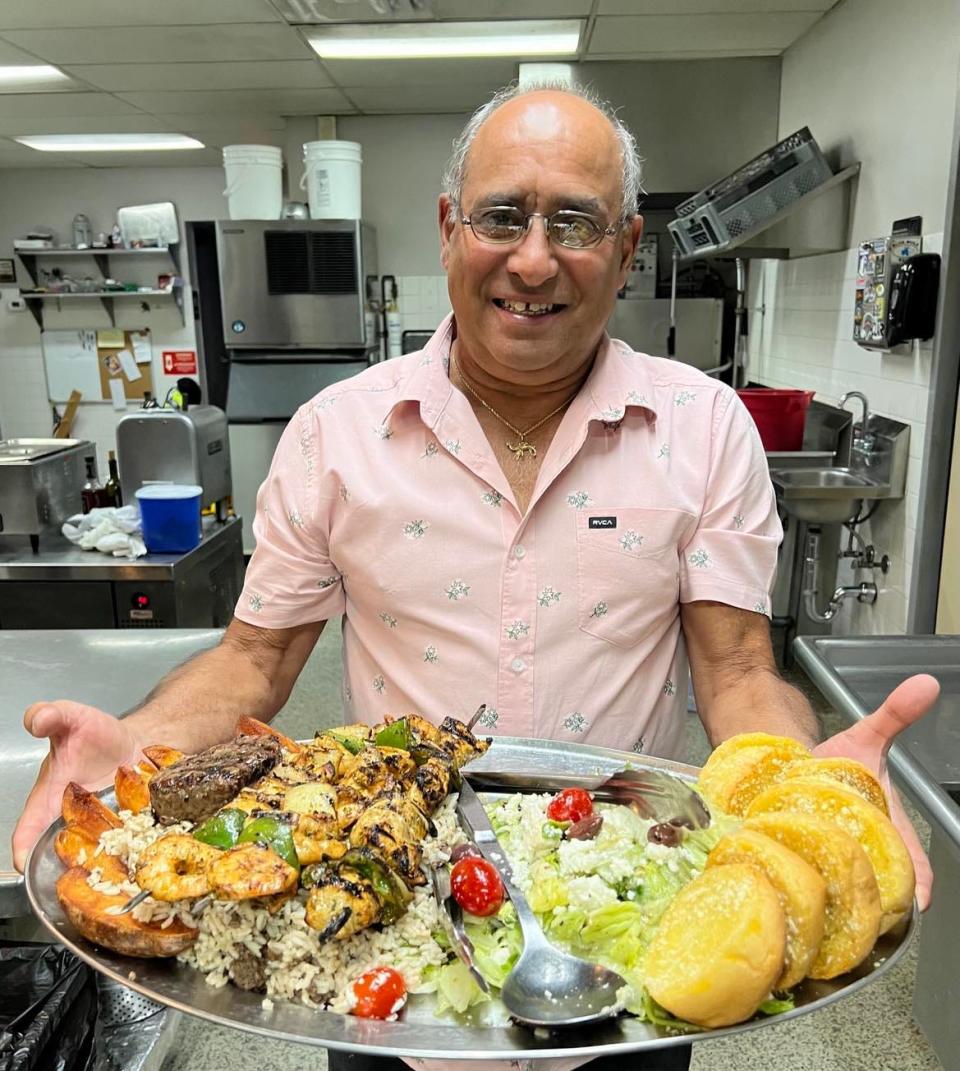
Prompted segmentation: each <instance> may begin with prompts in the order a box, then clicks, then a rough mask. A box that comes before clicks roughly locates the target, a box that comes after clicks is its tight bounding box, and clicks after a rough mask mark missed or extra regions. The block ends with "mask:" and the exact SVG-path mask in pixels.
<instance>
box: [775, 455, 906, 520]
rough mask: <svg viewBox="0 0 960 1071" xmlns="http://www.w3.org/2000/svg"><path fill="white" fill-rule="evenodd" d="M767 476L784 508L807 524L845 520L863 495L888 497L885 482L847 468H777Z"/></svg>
mask: <svg viewBox="0 0 960 1071" xmlns="http://www.w3.org/2000/svg"><path fill="white" fill-rule="evenodd" d="M770 479H771V480H772V481H773V486H774V487H775V488H776V491H777V497H778V498H779V499H780V501H781V502H782V503H783V507H784V509H785V510H786V511H787V512H788V513H792V514H793V515H794V516H795V517H797V518H799V519H800V520H801V521H807V522H808V523H809V524H836V523H839V522H842V521H846V520H849V519H850V518H851V517H853V516H854V515H855V514H856V513H857V512H858V510H859V508H860V503H861V501H863V500H864V499H876V498H889V497H890V485H889V484H886V483H881V482H880V481H879V480H873V479H871V478H870V477H869V476H865V475H864V474H863V473H862V472H855V471H853V470H852V469H848V468H835V467H831V468H803V469H777V470H775V471H773V472H771V473H770Z"/></svg>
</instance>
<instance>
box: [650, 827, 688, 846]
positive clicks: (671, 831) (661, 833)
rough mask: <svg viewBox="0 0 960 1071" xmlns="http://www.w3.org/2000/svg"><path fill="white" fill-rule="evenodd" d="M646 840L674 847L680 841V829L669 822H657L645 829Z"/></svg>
mask: <svg viewBox="0 0 960 1071" xmlns="http://www.w3.org/2000/svg"><path fill="white" fill-rule="evenodd" d="M647 840H648V841H650V843H651V844H662V845H664V847H666V848H676V846H677V845H678V844H679V843H680V830H679V829H678V828H677V827H676V826H674V825H671V824H670V823H669V822H659V823H658V824H657V825H655V826H651V827H650V828H649V829H648V830H647Z"/></svg>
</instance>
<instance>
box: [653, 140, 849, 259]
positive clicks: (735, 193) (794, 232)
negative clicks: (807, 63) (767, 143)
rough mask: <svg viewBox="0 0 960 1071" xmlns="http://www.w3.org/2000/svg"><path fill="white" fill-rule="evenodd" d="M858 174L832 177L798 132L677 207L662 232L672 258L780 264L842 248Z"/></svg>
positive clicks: (814, 145)
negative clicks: (849, 182)
mask: <svg viewBox="0 0 960 1071" xmlns="http://www.w3.org/2000/svg"><path fill="white" fill-rule="evenodd" d="M859 170H860V165H859V164H852V165H851V166H849V167H846V168H844V169H843V170H842V171H839V172H838V173H837V174H833V172H832V171H831V169H830V165H829V164H828V163H827V161H826V159H825V158H824V156H823V153H822V152H821V151H820V147H819V146H818V145H817V143H816V141H815V140H814V138H813V136H812V135H811V133H810V131H809V129H808V128H807V127H803V128H801V129H800V130H798V131H796V132H795V133H793V134H791V135H790V136H789V137H787V138H784V139H783V140H782V141H780V142H778V143H777V144H776V145H774V146H773V147H772V148H770V149H767V150H766V152H762V153H761V154H760V155H759V156H756V157H754V159H752V160H750V161H749V162H748V163H746V164H744V165H743V166H742V167H739V168H737V170H736V171H734V172H733V173H732V174H730V175H727V176H726V177H725V178H723V179H721V180H720V181H719V182H715V183H713V184H712V185H710V186H707V187H706V188H705V189H703V190H701V191H700V192H699V193H697V194H695V195H694V196H693V197H690V198H688V199H687V200H686V201H684V202H683V203H682V204H680V205H678V206H677V210H676V211H677V218H676V219H675V220H674V221H673V222H672V223H669V224H667V227H668V230H669V231H670V234H671V236H672V237H673V241H674V245H675V246H676V249H677V256H678V259H679V260H680V261H687V260H692V259H694V258H699V257H708V256H727V255H733V256H736V257H741V258H750V257H753V258H763V257H766V258H786V257H798V256H813V255H816V254H818V253H828V252H834V251H836V250H838V249H845V248H846V247H847V246H848V245H849V244H850V243H849V240H848V235H847V233H846V232H847V227H848V221H849V198H850V186H849V185H847V180H848V179H851V178H853V176H854V175H856V174H857V173H858V172H859ZM825 194H829V196H826V197H825V196H824V195H825ZM788 217H790V218H789V219H788ZM734 251H735V252H734Z"/></svg>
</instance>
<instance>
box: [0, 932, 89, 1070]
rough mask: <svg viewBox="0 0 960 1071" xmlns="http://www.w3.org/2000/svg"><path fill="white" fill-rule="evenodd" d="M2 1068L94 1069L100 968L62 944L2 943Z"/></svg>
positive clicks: (0, 1045)
mask: <svg viewBox="0 0 960 1071" xmlns="http://www.w3.org/2000/svg"><path fill="white" fill-rule="evenodd" d="M0 994H2V997H0V1071H32V1069H34V1068H36V1069H37V1071H90V1069H91V1068H93V1066H94V1044H93V1043H94V1030H95V1028H96V1024H97V985H96V978H95V975H94V972H93V971H92V970H91V969H90V968H89V967H88V966H87V965H86V964H85V963H83V962H82V961H81V960H79V959H77V957H76V956H75V955H74V954H73V953H72V952H68V951H67V950H66V949H65V948H62V947H61V946H60V945H48V944H33V943H25V942H13V941H0Z"/></svg>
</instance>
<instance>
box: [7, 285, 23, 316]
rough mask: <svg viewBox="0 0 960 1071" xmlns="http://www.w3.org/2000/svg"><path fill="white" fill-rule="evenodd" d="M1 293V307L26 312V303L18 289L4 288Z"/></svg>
mask: <svg viewBox="0 0 960 1071" xmlns="http://www.w3.org/2000/svg"><path fill="white" fill-rule="evenodd" d="M2 294H3V308H4V309H5V310H6V311H7V312H26V309H27V303H26V301H24V299H23V298H22V297H21V296H20V291H19V290H8V289H4V290H3V291H2Z"/></svg>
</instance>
